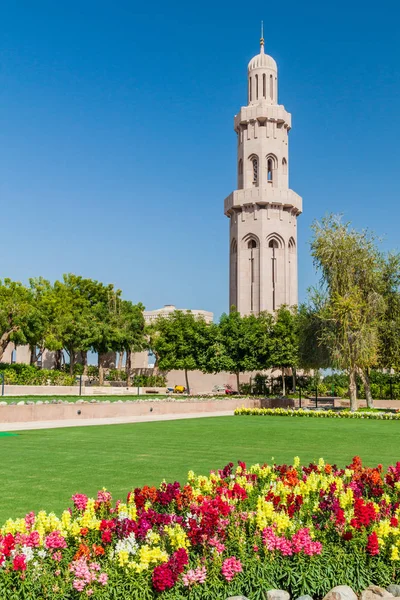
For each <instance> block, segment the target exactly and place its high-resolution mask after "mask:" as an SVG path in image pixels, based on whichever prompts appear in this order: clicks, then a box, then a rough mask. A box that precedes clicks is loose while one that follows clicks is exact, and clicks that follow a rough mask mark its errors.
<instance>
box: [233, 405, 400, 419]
mask: <svg viewBox="0 0 400 600" xmlns="http://www.w3.org/2000/svg"><path fill="white" fill-rule="evenodd" d="M235 415H237V416H252V417H268V416H270V417H303V418H307V419H375V420H386V421H400V412H395V413H392V412H385V411H383V412H377V411H374V410H372V411H370V412H368V411H357V412H351V411H349V410H304V409H302V408H299V409H292V408H245V407H242V408H236V409H235Z"/></svg>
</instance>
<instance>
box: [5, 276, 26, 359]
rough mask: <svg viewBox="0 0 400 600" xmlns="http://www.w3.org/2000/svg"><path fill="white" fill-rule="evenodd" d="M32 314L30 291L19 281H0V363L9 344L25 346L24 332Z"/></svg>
mask: <svg viewBox="0 0 400 600" xmlns="http://www.w3.org/2000/svg"><path fill="white" fill-rule="evenodd" d="M33 312H34V307H33V298H32V293H31V290H29V289H28V288H26V287H25V286H24V285H22V283H20V282H19V281H11V279H7V278H6V279H4V280H3V281H1V280H0V361H1V360H2V358H3V356H4V352H5V351H6V349H7V346H8V344H9V343H10V342H14V343H15V344H16V345H17V344H25V343H26V341H27V340H26V337H25V331H26V329H27V324H28V321H29V320H30V319H32V315H33Z"/></svg>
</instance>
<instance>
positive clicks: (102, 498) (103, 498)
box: [97, 490, 112, 503]
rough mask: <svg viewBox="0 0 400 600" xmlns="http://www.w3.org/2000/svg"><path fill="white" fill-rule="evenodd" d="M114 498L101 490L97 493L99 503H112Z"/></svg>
mask: <svg viewBox="0 0 400 600" xmlns="http://www.w3.org/2000/svg"><path fill="white" fill-rule="evenodd" d="M111 499H112V496H111V494H110V492H107V490H99V491H98V492H97V502H104V503H106V502H111Z"/></svg>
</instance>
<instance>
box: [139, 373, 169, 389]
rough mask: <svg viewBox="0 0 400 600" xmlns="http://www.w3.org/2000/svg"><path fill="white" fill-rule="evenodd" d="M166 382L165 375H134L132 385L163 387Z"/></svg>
mask: <svg viewBox="0 0 400 600" xmlns="http://www.w3.org/2000/svg"><path fill="white" fill-rule="evenodd" d="M166 384H167V380H166V377H165V375H135V376H134V377H133V385H134V386H138V387H165V386H166Z"/></svg>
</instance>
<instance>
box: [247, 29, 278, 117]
mask: <svg viewBox="0 0 400 600" xmlns="http://www.w3.org/2000/svg"><path fill="white" fill-rule="evenodd" d="M247 80H248V103H249V105H250V104H259V103H260V102H267V103H269V104H278V67H277V64H276V62H275V61H274V59H273V58H272V56H269V54H265V52H264V37H263V32H262V31H261V39H260V54H257V55H256V56H254V57H253V58H252V59H251V61H250V62H249V64H248V67H247Z"/></svg>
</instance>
